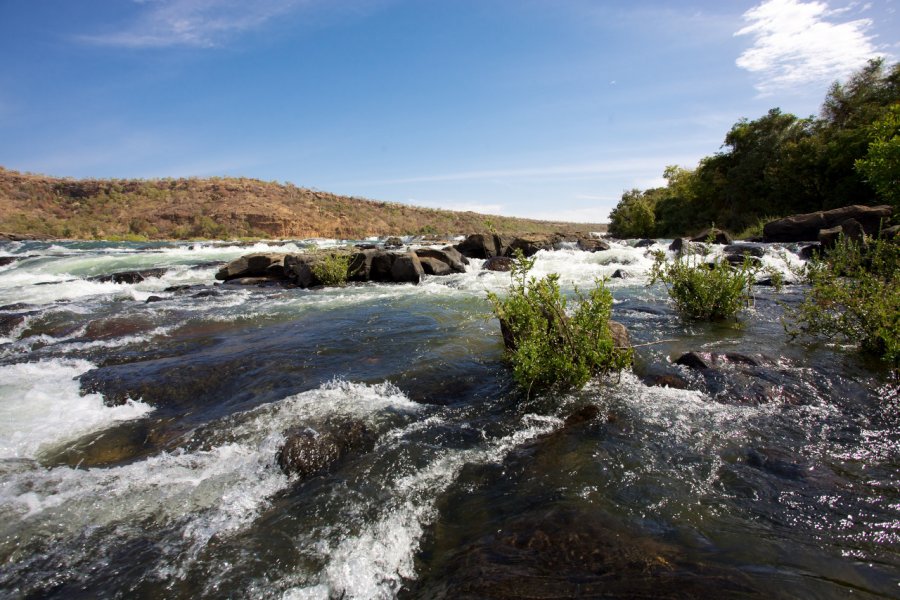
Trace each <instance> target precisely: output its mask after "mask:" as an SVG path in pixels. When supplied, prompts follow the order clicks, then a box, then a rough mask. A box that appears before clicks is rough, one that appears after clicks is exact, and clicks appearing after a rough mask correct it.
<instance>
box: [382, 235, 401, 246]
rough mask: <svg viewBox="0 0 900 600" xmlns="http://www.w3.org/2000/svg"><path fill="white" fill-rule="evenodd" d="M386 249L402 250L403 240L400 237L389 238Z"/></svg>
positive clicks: (385, 241) (385, 243) (385, 244)
mask: <svg viewBox="0 0 900 600" xmlns="http://www.w3.org/2000/svg"><path fill="white" fill-rule="evenodd" d="M384 247H385V249H392V248H402V247H403V240H401V239H400V238H398V237H389V238H388V239H386V240H384Z"/></svg>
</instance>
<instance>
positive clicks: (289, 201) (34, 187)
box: [0, 168, 605, 240]
mask: <svg viewBox="0 0 900 600" xmlns="http://www.w3.org/2000/svg"><path fill="white" fill-rule="evenodd" d="M484 220H485V215H480V214H476V213H473V212H456V211H450V210H437V209H432V208H420V207H415V206H409V205H406V204H399V203H391V202H375V201H372V200H365V199H362V198H349V197H345V196H337V195H334V194H328V193H325V192H320V191H317V190H309V189H303V188H299V187H296V186H294V185H291V184H278V183H272V182H264V181H259V180H256V179H247V178H221V177H212V178H209V179H196V178H190V179H157V180H136V179H63V178H54V177H45V176H42V175H32V174H27V173H18V172H16V171H9V170H6V169H3V168H0V232H8V233H17V234H31V235H37V236H41V237H66V238H77V239H126V238H125V237H124V236H129V235H133V236H139V237H140V239H151V240H156V239H237V238H244V239H247V238H250V239H253V238H256V239H259V238H294V239H296V238H310V237H327V238H341V239H361V238H365V237H368V236H370V235H379V236H384V235H417V234H420V235H429V236H447V237H449V236H453V235H458V234H463V233H475V232H480V231H484V226H485V225H484ZM491 223H492V227H494V229H495V230H496V231H497V232H499V233H501V234H517V235H528V234H552V233H556V232H569V233H572V232H575V231H583V230H585V229H589V230H592V231H602V230H603V229H604V228H605V226H604V225H597V224H589V225H584V226H579V227H576V226H574V225H573V224H571V223H560V222H552V221H534V220H530V219H519V218H514V217H491Z"/></svg>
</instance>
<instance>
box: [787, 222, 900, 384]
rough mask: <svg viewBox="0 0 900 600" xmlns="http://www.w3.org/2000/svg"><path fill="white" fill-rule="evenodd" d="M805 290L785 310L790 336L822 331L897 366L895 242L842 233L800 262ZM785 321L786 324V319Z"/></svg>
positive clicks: (899, 271)
mask: <svg viewBox="0 0 900 600" xmlns="http://www.w3.org/2000/svg"><path fill="white" fill-rule="evenodd" d="M804 275H805V279H806V281H807V283H809V285H810V286H811V287H810V291H809V293H808V294H807V296H806V298H805V299H804V301H803V303H802V304H801V305H800V306H799V307H798V308H796V309H793V310H789V312H788V317H789V318H790V320H789V321H785V329H786V330H787V331H788V333H790V334H791V335H792V336H795V337H796V336H798V335H811V336H824V337H827V338H831V339H839V340H842V341H849V342H851V343H854V344H858V345H859V346H860V348H861V349H862V350H863V351H864V352H867V353H870V354H873V355H875V356H879V357H881V358H882V359H883V360H885V361H886V362H887V363H888V364H889V365H890V366H891V367H892V368H893V369H894V370H895V371H898V370H900V245H898V244H897V242H895V241H892V240H880V239H879V240H869V241H868V243H866V244H860V243H857V242H854V241H853V240H849V239H844V238H841V240H840V241H839V242H838V244H837V245H836V246H835V248H834V249H832V250H831V251H830V252H828V254H827V255H826V256H825V257H824V258H816V259H813V260H812V261H810V262H809V263H808V264H807V265H806V268H805V272H804ZM789 323H790V324H789Z"/></svg>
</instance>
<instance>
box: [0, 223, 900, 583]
mask: <svg viewBox="0 0 900 600" xmlns="http://www.w3.org/2000/svg"><path fill="white" fill-rule="evenodd" d="M341 243H343V242H340V241H336V240H307V241H287V242H267V243H258V244H256V245H252V246H247V245H234V244H229V243H224V242H223V243H211V242H210V243H152V244H135V243H115V244H114V243H102V242H53V243H48V242H15V243H5V244H0V263H4V264H2V266H0V597H9V598H161V597H166V598H226V597H227V598H238V597H247V598H285V599H327V598H345V599H370V598H569V597H584V598H598V597H625V598H657V597H662V598H694V597H699V598H738V597H739V598H798V597H802V598H846V597H857V598H887V597H900V488H898V483H900V469H898V467H900V397H898V393H897V389H896V383H895V382H892V381H891V380H890V379H889V375H888V373H887V372H886V371H885V370H884V369H883V367H882V366H880V365H879V364H878V363H874V362H870V361H868V360H867V359H865V358H864V357H861V356H859V355H858V354H857V353H855V352H854V351H853V349H852V348H848V347H845V346H842V345H840V344H835V343H829V342H827V341H810V340H797V341H791V340H790V339H789V338H788V336H787V335H786V334H785V332H784V328H783V326H782V323H781V319H782V317H783V315H784V314H785V306H790V305H792V304H795V303H797V302H798V301H799V300H800V299H801V298H802V295H803V293H804V288H803V286H802V285H787V286H785V287H784V288H783V289H782V290H781V291H776V290H774V289H773V288H771V287H765V286H757V287H755V298H754V302H753V305H752V306H751V307H750V308H748V309H747V310H746V311H744V312H743V313H742V314H741V317H740V321H739V322H738V323H724V324H708V323H686V322H684V321H682V320H681V319H679V317H678V316H677V314H676V313H675V312H674V310H673V307H672V305H671V303H670V302H669V301H668V299H667V297H666V294H665V290H664V288H663V287H662V286H661V285H653V286H648V271H649V268H650V265H651V264H652V258H651V257H650V256H649V254H648V249H646V248H637V247H634V245H632V244H628V243H620V242H614V243H613V244H612V248H611V249H610V250H608V251H604V252H597V253H589V252H581V251H579V250H577V249H575V248H568V247H561V248H559V249H557V250H554V251H541V252H539V253H538V254H537V255H536V257H537V262H536V266H535V275H543V274H547V273H559V274H560V276H561V279H560V281H561V284H562V287H563V289H564V291H566V292H567V293H571V292H572V290H573V289H574V287H575V286H579V287H582V288H585V287H588V286H590V285H592V283H593V281H594V278H595V277H606V276H610V275H612V274H613V273H614V272H615V271H616V270H622V271H624V273H625V274H626V277H625V278H617V279H610V280H609V281H608V283H607V285H608V286H609V287H610V289H611V290H612V293H613V296H614V299H615V305H614V308H613V318H615V319H616V320H618V321H620V322H621V323H623V324H625V325H626V326H627V327H628V329H629V331H630V335H631V340H632V343H633V344H635V345H636V360H635V366H634V369H633V371H629V372H623V373H622V374H621V375H620V376H618V377H612V378H607V379H601V380H597V381H594V382H591V383H590V384H589V385H588V386H587V387H586V388H585V389H583V390H581V391H579V392H577V393H573V394H570V395H565V396H561V397H560V396H545V397H535V398H526V397H525V396H524V395H523V394H522V393H520V392H519V391H517V389H516V388H515V386H514V384H513V382H512V379H511V376H510V373H509V370H508V368H507V367H506V365H505V364H504V362H503V343H502V338H501V336H500V330H499V325H498V323H497V322H496V321H495V320H494V319H493V318H492V317H491V313H490V305H489V303H488V301H487V299H486V293H487V292H488V291H495V292H502V291H503V290H504V289H505V288H506V286H508V285H509V282H510V280H509V275H508V274H507V273H495V272H489V271H483V270H481V268H480V267H481V262H482V261H478V260H472V263H471V264H470V265H469V266H468V267H467V272H466V273H459V274H453V275H450V276H445V277H427V278H426V280H425V281H423V282H422V283H420V284H419V285H417V286H414V285H408V284H403V285H400V284H380V283H366V284H355V285H350V286H346V287H337V288H328V289H312V290H301V289H285V288H282V287H247V286H239V285H229V284H226V285H215V280H214V275H215V273H216V271H217V269H218V265H219V264H221V263H222V262H223V261H228V260H232V259H234V258H237V257H239V256H241V255H244V254H248V253H251V252H302V251H305V250H307V249H309V248H312V247H321V246H332V245H336V244H341ZM666 247H667V246H666V243H665V242H664V241H661V242H660V243H659V244H657V245H656V246H655V247H654V248H651V250H653V249H665V248H666ZM761 247H762V248H763V249H764V256H763V258H762V260H763V262H764V263H765V264H766V265H767V266H770V267H772V268H774V269H777V270H779V271H781V272H782V273H784V274H785V276H786V277H787V279H789V280H790V279H791V278H792V277H793V276H792V274H791V270H790V268H789V267H791V266H796V265H799V264H800V263H801V260H800V259H799V258H798V256H797V255H796V254H795V251H796V248H791V247H775V246H761ZM714 252H715V250H714ZM149 268H161V269H164V271H161V272H160V274H159V275H158V276H155V277H149V278H147V279H145V280H144V281H141V282H139V283H115V282H113V281H102V280H101V279H98V277H99V276H103V275H108V274H111V273H117V272H123V271H133V270H144V269H149ZM151 296H155V298H152V299H151ZM148 299H150V300H152V301H150V302H148ZM688 351H697V352H707V353H713V354H714V355H716V356H725V355H729V354H731V355H733V356H737V357H739V358H737V359H735V360H732V361H730V362H729V361H725V362H723V363H722V364H721V365H719V366H718V367H717V368H714V369H708V370H704V371H697V370H694V369H691V368H688V367H685V366H680V365H676V364H674V361H675V359H677V358H678V357H679V356H681V355H682V354H683V353H685V352H688ZM740 357H752V360H750V361H749V362H742V361H743V360H744V359H742V358H740ZM348 421H353V422H361V423H363V424H364V425H365V427H366V429H367V431H369V432H370V433H371V436H372V440H373V442H372V445H371V447H370V448H367V449H366V451H360V452H356V453H351V454H349V455H347V456H345V457H344V458H343V459H342V460H340V461H339V462H338V463H336V464H335V465H333V466H332V468H330V469H329V470H327V471H326V472H323V473H319V474H317V475H315V476H312V477H309V478H305V479H302V478H299V477H297V476H288V475H285V474H284V473H283V472H282V471H281V469H279V466H278V464H277V461H276V455H277V453H278V449H279V448H280V446H281V445H282V444H283V443H284V440H285V432H286V431H288V430H290V429H291V428H295V427H306V428H309V429H311V430H315V431H329V430H332V429H334V428H335V427H339V426H340V424H341V423H344V422H348Z"/></svg>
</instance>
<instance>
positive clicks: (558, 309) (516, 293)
mask: <svg viewBox="0 0 900 600" xmlns="http://www.w3.org/2000/svg"><path fill="white" fill-rule="evenodd" d="M533 265H534V260H533V259H531V260H529V259H526V258H525V257H524V255H523V254H522V253H521V251H519V252H518V253H517V256H516V259H515V261H514V264H513V267H512V271H511V276H512V280H513V283H512V284H511V285H510V287H509V291H508V293H507V295H506V296H505V297H503V298H501V297H500V296H498V295H497V294H494V293H488V299H489V300H490V301H491V304H492V305H493V310H494V314H495V315H496V317H497V318H498V319H499V320H500V327H501V330H502V332H503V339H504V342H505V344H506V347H507V359H508V361H509V362H510V364H511V365H512V368H513V377H514V378H515V380H516V382H517V383H518V384H519V385H520V386H521V387H522V388H523V389H526V390H527V393H528V394H529V395H530V394H531V393H532V392H564V391H566V390H571V389H577V388H580V387H582V386H583V385H584V384H585V383H587V382H588V380H590V379H591V377H594V376H596V375H601V374H605V373H609V372H612V371H618V370H621V369H623V368H625V367H626V366H628V365H629V364H630V363H631V359H632V350H631V349H630V348H629V349H625V348H617V347H616V346H615V344H614V342H613V339H612V335H611V333H610V329H609V316H610V311H611V308H612V294H610V292H609V290H607V289H606V287H605V286H604V283H603V281H602V280H598V281H597V282H596V285H595V286H594V288H593V289H592V290H591V291H590V292H589V293H588V294H587V295H585V294H582V293H581V292H580V291H578V290H576V291H575V293H576V297H577V302H576V303H575V307H574V310H572V311H571V313H570V312H569V311H568V302H567V300H566V298H565V297H564V296H563V295H562V293H561V292H560V289H559V275H556V274H551V275H548V276H547V277H544V278H543V279H540V280H538V279H535V278H534V277H530V278H529V277H528V272H529V271H530V269H531V267H532V266H533Z"/></svg>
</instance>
